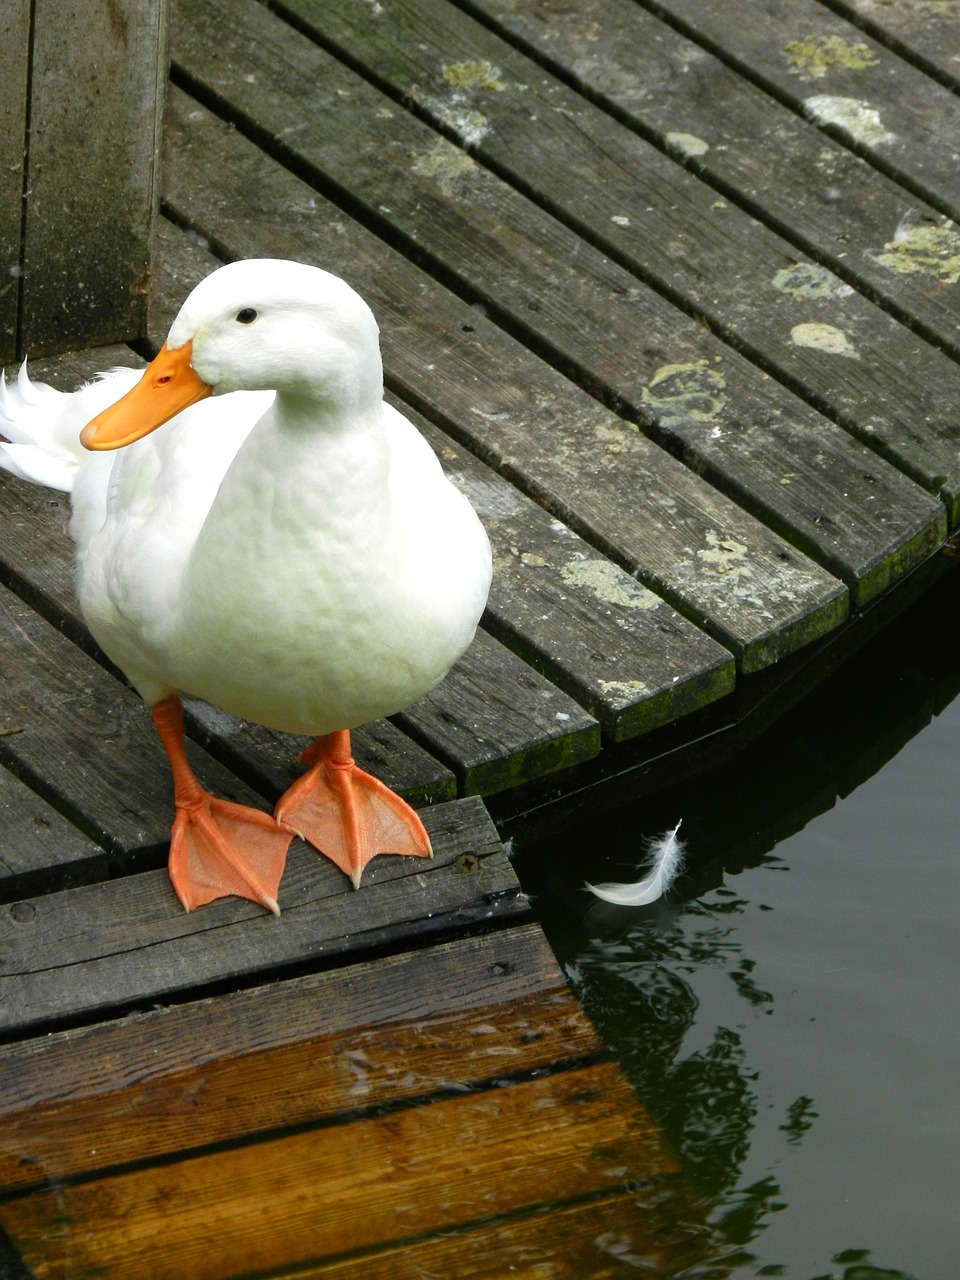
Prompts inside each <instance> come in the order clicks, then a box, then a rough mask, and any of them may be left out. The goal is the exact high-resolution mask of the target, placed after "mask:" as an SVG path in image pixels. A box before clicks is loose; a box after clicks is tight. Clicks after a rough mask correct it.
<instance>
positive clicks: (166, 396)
mask: <svg viewBox="0 0 960 1280" xmlns="http://www.w3.org/2000/svg"><path fill="white" fill-rule="evenodd" d="M192 354H193V342H192V341H191V342H185V343H184V344H183V346H182V347H178V348H177V349H176V351H168V350H167V344H166V343H164V344H163V346H162V347H161V348H160V350H159V351H158V352H157V355H156V357H155V358H154V359H153V360H152V361H151V362H150V364H148V365H147V367H146V369H144V371H143V377H142V378H141V379H140V381H139V382H138V383H137V385H136V386H135V387H131V388H130V390H129V391H128V392H127V394H126V395H125V396H121V398H120V399H119V400H118V401H117V402H116V404H112V405H111V406H110V407H109V409H104V411H103V413H98V414H97V416H96V417H95V418H93V419H91V421H90V422H88V423H87V425H86V426H85V427H84V428H83V430H82V431H81V432H80V443H81V444H82V445H83V447H84V448H85V449H122V448H123V446H124V445H125V444H132V443H133V441H134V440H139V439H140V437H141V436H145V435H149V434H150V432H151V431H155V430H156V428H157V427H162V426H163V424H164V423H165V422H169V421H170V419H171V418H172V417H174V416H175V415H176V414H178V413H180V412H181V411H182V410H183V409H186V408H187V407H188V406H189V405H191V404H196V402H197V401H198V400H202V399H203V398H204V396H209V395H211V394H212V392H213V388H212V387H209V386H207V384H206V383H205V382H202V381H201V380H200V378H198V377H197V375H196V373H194V371H193V367H192V366H191V364H190V357H191V356H192Z"/></svg>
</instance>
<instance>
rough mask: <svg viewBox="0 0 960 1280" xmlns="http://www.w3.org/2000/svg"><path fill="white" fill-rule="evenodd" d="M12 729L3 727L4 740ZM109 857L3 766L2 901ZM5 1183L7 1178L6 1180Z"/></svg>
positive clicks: (74, 880)
mask: <svg viewBox="0 0 960 1280" xmlns="http://www.w3.org/2000/svg"><path fill="white" fill-rule="evenodd" d="M8 731H9V726H7V725H4V724H2V723H0V736H7V733H8ZM106 864H107V858H106V855H105V854H104V851H103V850H102V849H101V848H100V847H99V846H98V845H97V844H96V843H95V842H94V841H92V840H90V839H89V837H87V836H85V835H84V834H83V833H82V832H80V831H78V830H77V829H76V827H73V826H71V825H70V823H69V822H67V821H66V819H65V818H63V817H62V816H61V815H60V814H59V813H57V811H56V810H55V809H53V808H51V806H50V805H48V804H47V803H46V802H45V801H43V800H41V799H40V797H39V796H38V795H36V794H35V793H34V792H32V791H31V790H30V789H29V787H27V786H25V785H24V784H23V783H22V782H20V780H19V779H18V778H15V777H14V776H13V775H12V774H11V773H9V772H8V771H7V770H6V769H3V768H0V901H3V902H9V901H10V900H11V899H12V898H16V897H21V896H23V895H24V894H28V893H36V892H38V891H39V890H41V889H42V888H44V887H49V883H50V881H51V879H52V880H53V883H55V884H56V886H57V887H58V888H66V887H67V886H68V885H73V884H80V883H82V882H85V881H88V880H91V879H94V878H96V877H97V876H99V875H103V874H104V873H105V871H106ZM0 1185H2V1180H0Z"/></svg>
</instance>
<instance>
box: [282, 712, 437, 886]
mask: <svg viewBox="0 0 960 1280" xmlns="http://www.w3.org/2000/svg"><path fill="white" fill-rule="evenodd" d="M304 759H305V760H307V761H308V763H309V764H310V767H309V768H308V770H307V772H306V773H305V774H304V775H303V776H302V777H301V778H298V779H297V781H296V782H295V783H294V784H293V785H292V786H291V787H290V788H288V790H287V791H286V792H285V793H284V794H283V796H281V798H280V801H279V803H278V804H277V807H276V809H275V810H274V817H275V818H276V821H277V823H278V824H279V825H280V827H282V828H283V829H284V830H285V831H289V832H291V833H293V834H294V835H298V836H300V837H301V839H303V840H306V841H308V842H309V843H310V844H312V845H313V846H314V848H315V849H318V850H319V851H320V852H321V853H323V854H325V855H326V856H327V857H328V858H329V859H330V861H331V862H333V863H335V864H336V865H337V866H338V867H339V868H340V870H341V871H343V872H344V874H345V875H348V876H349V877H350V879H351V880H352V881H353V886H354V888H355V889H359V887H360V877H361V876H362V874H363V868H364V867H365V866H366V865H367V863H368V862H369V861H370V860H371V858H374V857H376V855H377V854H378V853H395V854H401V855H406V856H412V857H418V858H430V857H432V856H433V851H432V849H431V847H430V837H429V836H428V835H427V833H426V831H425V830H424V826H423V823H422V822H421V821H420V819H419V818H418V817H417V814H416V813H415V811H414V810H413V809H411V807H410V806H409V805H408V804H407V802H406V801H405V800H402V799H401V798H400V796H398V795H397V794H396V793H395V792H393V791H391V790H390V788H389V787H387V786H385V785H384V784H383V783H382V782H380V781H379V779H377V778H375V777H373V775H372V774H369V773H365V772H364V771H363V770H362V769H358V768H357V766H356V764H355V763H354V761H353V759H352V758H351V755H350V734H349V732H348V731H347V730H340V731H338V732H337V733H332V734H328V735H327V737H325V738H320V739H318V740H317V741H316V742H315V743H314V744H313V745H312V746H311V747H308V748H307V750H306V751H305V752H304Z"/></svg>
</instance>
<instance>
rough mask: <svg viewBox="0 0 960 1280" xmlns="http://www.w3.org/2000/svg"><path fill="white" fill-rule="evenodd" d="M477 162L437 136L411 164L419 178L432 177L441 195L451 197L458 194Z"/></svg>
mask: <svg viewBox="0 0 960 1280" xmlns="http://www.w3.org/2000/svg"><path fill="white" fill-rule="evenodd" d="M476 168H477V162H476V160H472V159H471V158H470V156H468V155H465V154H464V152H462V151H461V150H460V149H459V147H455V146H453V144H452V143H450V142H447V141H446V139H445V138H438V139H437V141H436V142H435V143H434V144H433V146H432V147H431V148H430V150H429V151H425V152H424V153H423V154H422V155H419V156H418V157H417V158H416V160H414V162H413V164H412V165H411V170H412V172H413V173H415V174H417V175H418V176H419V177H421V178H432V179H433V181H434V182H435V183H436V184H437V186H438V187H439V189H440V191H441V192H442V194H443V195H445V196H448V197H449V198H451V199H454V198H456V197H457V196H458V195H459V194H460V190H461V187H462V185H463V181H464V179H465V178H466V177H467V175H468V174H472V173H474V172H475V171H476Z"/></svg>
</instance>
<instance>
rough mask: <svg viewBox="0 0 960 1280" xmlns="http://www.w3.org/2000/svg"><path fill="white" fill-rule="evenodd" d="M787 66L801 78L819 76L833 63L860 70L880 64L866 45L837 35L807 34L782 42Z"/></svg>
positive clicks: (807, 78) (836, 65)
mask: <svg viewBox="0 0 960 1280" xmlns="http://www.w3.org/2000/svg"><path fill="white" fill-rule="evenodd" d="M784 52H785V53H786V54H787V63H788V65H789V67H790V70H791V71H792V72H793V73H794V74H795V75H798V76H800V77H801V78H802V79H803V80H822V79H823V77H824V76H825V75H826V74H827V73H828V72H829V71H832V70H833V68H834V67H844V68H846V69H848V70H852V71H860V70H862V69H864V68H866V67H875V66H878V65H879V62H880V59H879V58H878V57H877V55H876V53H874V51H873V50H872V49H871V48H870V46H869V45H866V44H863V43H862V42H861V41H854V40H844V39H843V37H842V36H838V35H822V36H810V37H809V38H808V39H806V40H791V41H790V43H789V44H788V45H785V46H784Z"/></svg>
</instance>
